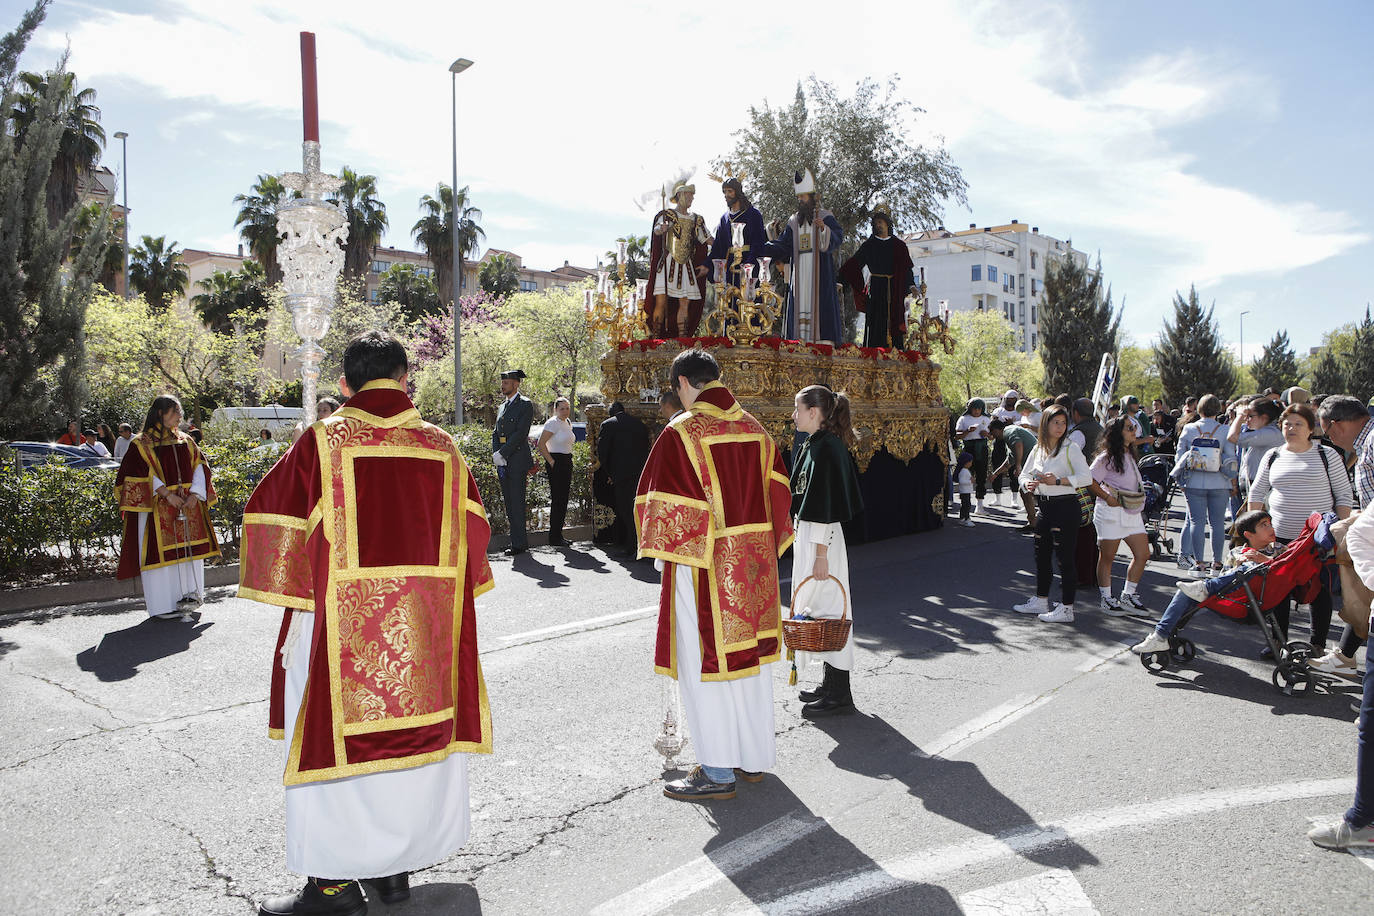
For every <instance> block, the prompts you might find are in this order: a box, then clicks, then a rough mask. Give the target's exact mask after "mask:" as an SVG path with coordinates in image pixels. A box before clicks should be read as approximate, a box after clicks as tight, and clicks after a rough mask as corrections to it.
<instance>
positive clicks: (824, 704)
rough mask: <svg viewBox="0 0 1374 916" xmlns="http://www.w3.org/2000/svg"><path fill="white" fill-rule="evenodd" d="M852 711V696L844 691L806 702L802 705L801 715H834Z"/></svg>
mask: <svg viewBox="0 0 1374 916" xmlns="http://www.w3.org/2000/svg"><path fill="white" fill-rule="evenodd" d="M853 711H854V698H853V697H851V696H850V695H849V692H848V691H846V692H844V693H842V694H840V693H832V694H829V695H827V696H823V697H821V698H820V699H819V700H817V701H816V702H814V703H807V704H806V705H805V706H803V707H802V715H803V716H806V717H807V718H813V717H816V716H834V715H839V714H840V713H846V712H853Z"/></svg>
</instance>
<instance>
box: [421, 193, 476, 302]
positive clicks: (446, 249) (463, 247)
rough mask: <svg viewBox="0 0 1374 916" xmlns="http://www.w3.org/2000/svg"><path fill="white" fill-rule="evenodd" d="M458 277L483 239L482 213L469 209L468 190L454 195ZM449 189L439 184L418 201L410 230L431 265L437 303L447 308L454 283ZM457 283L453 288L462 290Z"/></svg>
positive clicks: (451, 200) (460, 283) (451, 201)
mask: <svg viewBox="0 0 1374 916" xmlns="http://www.w3.org/2000/svg"><path fill="white" fill-rule="evenodd" d="M457 207H458V275H459V277H461V276H462V274H463V264H464V263H465V262H466V261H467V258H468V256H469V255H474V254H477V253H478V251H479V250H480V246H481V243H482V240H483V239H485V238H486V237H487V234H486V232H484V231H483V230H482V226H481V224H480V223H481V219H482V211H481V210H479V209H477V208H476V207H474V206H472V203H471V201H470V200H469V198H468V189H467V188H466V187H464V188H462V189H461V190H459V192H458V200H457ZM453 208H454V199H453V189H452V188H450V187H449V186H448V185H446V184H442V183H441V184H440V185H439V187H438V189H437V190H436V191H435V196H433V197H431V196H430V195H428V194H426V195H425V196H424V197H421V198H420V218H419V220H417V221H416V223H415V225H414V226H413V227H411V230H410V231H411V235H413V236H414V238H415V241H416V243H417V244H419V246H420V247H421V248H423V249H424V252H425V254H427V255H429V259H430V261H431V262H433V264H434V276H435V280H436V284H437V285H438V287H439V301H440V302H442V303H444V304H445V305H448V304H449V303H452V302H453V297H454V290H455V284H454V280H453V277H451V276H450V274H452V273H453V231H452V229H451V228H450V223H449V217H450V215H451V214H452V213H453V212H454V209H453ZM462 286H463V284H462V282H461V280H460V281H459V282H458V283H457V285H456V288H457V289H458V290H459V291H461V290H462Z"/></svg>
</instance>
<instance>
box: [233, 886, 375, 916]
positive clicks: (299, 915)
mask: <svg viewBox="0 0 1374 916" xmlns="http://www.w3.org/2000/svg"><path fill="white" fill-rule="evenodd" d="M258 913H259V916H366V914H367V899H366V898H365V897H363V889H362V887H361V886H360V885H359V884H358V882H357V881H333V880H330V879H329V878H307V879H306V881H305V887H303V888H301V890H300V893H297V894H288V895H284V896H281V897H269V898H268V899H266V900H264V901H263V902H262V903H261V904H260V905H259V906H258Z"/></svg>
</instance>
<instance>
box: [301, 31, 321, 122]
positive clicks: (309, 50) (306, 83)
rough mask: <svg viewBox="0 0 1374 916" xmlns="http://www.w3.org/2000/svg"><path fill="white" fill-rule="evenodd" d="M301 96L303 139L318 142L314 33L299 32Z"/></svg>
mask: <svg viewBox="0 0 1374 916" xmlns="http://www.w3.org/2000/svg"><path fill="white" fill-rule="evenodd" d="M301 96H302V103H303V106H304V107H303V109H302V115H303V118H304V120H305V139H306V141H310V140H314V141H315V142H316V143H318V142H320V90H319V83H318V81H317V80H316V78H315V33H314V32H301Z"/></svg>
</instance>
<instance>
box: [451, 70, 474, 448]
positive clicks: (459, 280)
mask: <svg viewBox="0 0 1374 916" xmlns="http://www.w3.org/2000/svg"><path fill="white" fill-rule="evenodd" d="M471 66H472V61H470V60H468V59H467V58H466V57H460V58H458V59H457V60H455V61H454V62H453V63H451V64H449V67H448V72H449V73H450V74H451V76H450V80H449V81H450V83H451V84H452V87H453V194H452V196H451V197H450V198H449V199H450V200H451V201H452V203H451V204H450V206H449V215H448V220H449V229H450V231H452V233H453V422H454V424H455V425H457V426H461V425H462V424H463V329H462V328H461V327H460V326H459V313H460V309H459V306H458V292H459V290H461V289H462V286H463V275H462V273H461V270H462V267H461V265H462V254H463V251H462V248H460V247H459V242H458V74H460V73H462V72H463V71H464V70H466V69H467V68H468V67H471Z"/></svg>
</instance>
